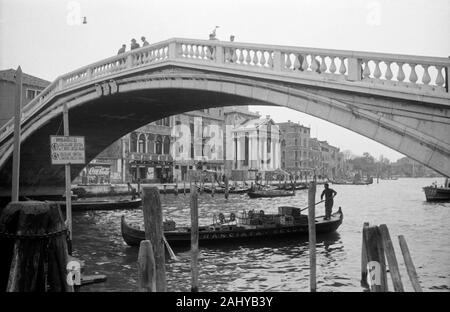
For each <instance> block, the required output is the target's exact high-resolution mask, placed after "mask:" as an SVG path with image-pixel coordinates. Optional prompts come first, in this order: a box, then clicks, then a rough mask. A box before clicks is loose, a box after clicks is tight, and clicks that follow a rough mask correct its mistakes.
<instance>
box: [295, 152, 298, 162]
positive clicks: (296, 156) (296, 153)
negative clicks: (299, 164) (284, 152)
mask: <svg viewBox="0 0 450 312" xmlns="http://www.w3.org/2000/svg"><path fill="white" fill-rule="evenodd" d="M297 159H298V151H295V160H297Z"/></svg>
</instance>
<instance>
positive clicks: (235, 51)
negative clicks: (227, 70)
mask: <svg viewBox="0 0 450 312" xmlns="http://www.w3.org/2000/svg"><path fill="white" fill-rule="evenodd" d="M237 59H238V56H237V49H233V55H232V56H231V60H232V61H233V63H236V61H237Z"/></svg>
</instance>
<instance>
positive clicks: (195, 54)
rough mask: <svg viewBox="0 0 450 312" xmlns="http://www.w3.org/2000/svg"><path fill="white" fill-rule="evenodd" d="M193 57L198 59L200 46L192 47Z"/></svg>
mask: <svg viewBox="0 0 450 312" xmlns="http://www.w3.org/2000/svg"><path fill="white" fill-rule="evenodd" d="M194 57H195V58H197V59H198V58H199V57H200V46H195V47H194Z"/></svg>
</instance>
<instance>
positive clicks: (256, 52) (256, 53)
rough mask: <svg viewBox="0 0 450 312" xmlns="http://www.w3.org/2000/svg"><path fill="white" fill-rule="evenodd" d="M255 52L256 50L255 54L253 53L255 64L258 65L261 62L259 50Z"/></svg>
mask: <svg viewBox="0 0 450 312" xmlns="http://www.w3.org/2000/svg"><path fill="white" fill-rule="evenodd" d="M253 52H254V54H253V64H255V66H258V64H259V59H258V51H257V50H255V51H253Z"/></svg>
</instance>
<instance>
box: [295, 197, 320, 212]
mask: <svg viewBox="0 0 450 312" xmlns="http://www.w3.org/2000/svg"><path fill="white" fill-rule="evenodd" d="M324 201H325V199H324V200H321V201H320V202H318V203H315V204H314V206H316V205H318V204H320V203H323V202H324ZM308 208H309V206H307V207H305V208H302V209H300V211H303V210H305V209H308Z"/></svg>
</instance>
